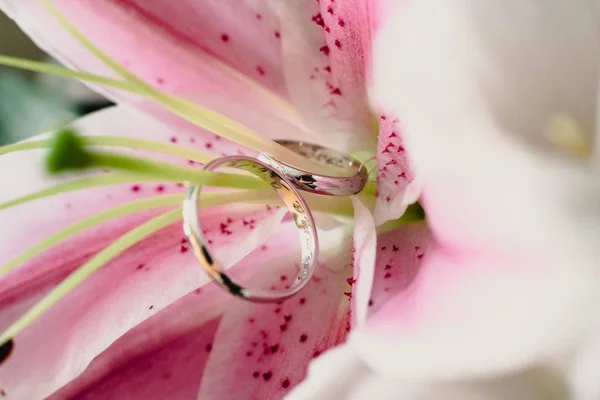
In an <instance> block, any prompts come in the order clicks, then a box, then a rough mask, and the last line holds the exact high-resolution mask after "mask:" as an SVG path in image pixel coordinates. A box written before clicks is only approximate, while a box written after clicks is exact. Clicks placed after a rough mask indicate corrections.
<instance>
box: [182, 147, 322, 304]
mask: <svg viewBox="0 0 600 400" xmlns="http://www.w3.org/2000/svg"><path fill="white" fill-rule="evenodd" d="M218 167H224V168H227V167H229V168H237V169H242V170H245V171H248V172H250V173H252V174H253V175H256V176H257V177H259V178H260V179H262V180H263V181H265V182H267V183H269V184H270V185H271V187H272V188H273V189H274V190H275V191H276V192H277V194H278V195H279V197H281V199H282V200H283V202H284V203H285V205H286V207H287V209H288V210H289V212H290V213H291V215H292V217H293V218H294V222H295V224H296V227H297V228H298V232H299V234H300V244H301V257H302V258H301V262H300V270H299V272H298V276H297V277H296V279H294V281H293V282H292V285H291V286H290V287H289V288H288V289H285V290H280V291H274V290H263V289H249V288H246V287H244V286H242V285H240V284H239V283H237V282H235V281H234V280H233V279H232V278H231V277H229V275H228V274H227V272H226V271H225V270H224V269H223V268H222V267H221V265H220V264H219V261H218V259H217V257H216V256H214V255H213V254H212V252H211V250H210V246H209V242H208V240H206V238H205V237H204V234H203V233H202V229H201V227H200V223H199V221H198V202H199V197H200V192H201V189H202V187H201V186H199V185H195V186H191V187H190V188H189V189H188V191H187V194H186V197H185V200H184V201H183V230H184V232H185V235H186V236H187V238H188V240H189V242H190V245H191V247H192V249H193V251H194V254H195V256H196V258H197V259H198V260H199V261H200V263H201V264H202V266H203V267H204V269H205V270H206V272H207V273H208V274H209V275H210V276H211V277H212V278H213V280H214V281H215V282H217V283H218V284H219V285H220V286H221V287H223V288H224V289H225V290H227V291H228V292H229V293H231V294H232V295H234V296H238V297H241V298H243V299H246V300H250V301H254V302H260V303H266V302H273V301H279V300H283V299H286V298H288V297H290V296H293V295H294V294H296V293H298V292H299V291H300V290H301V289H302V288H303V287H304V286H306V284H307V283H308V282H309V281H310V278H311V277H312V274H313V272H314V270H315V267H316V265H317V254H318V252H319V244H318V240H317V230H316V227H315V221H314V219H313V217H312V214H311V212H310V210H309V209H308V206H307V205H306V202H305V201H304V199H303V198H302V196H300V194H299V193H298V191H297V190H296V188H295V187H294V186H293V185H292V184H291V182H290V181H289V180H288V179H287V178H286V177H285V176H284V175H283V174H282V173H281V172H280V171H278V170H277V169H276V168H273V167H271V166H269V165H267V164H265V163H263V162H261V161H259V160H257V159H254V158H251V157H245V156H226V157H222V158H219V159H216V160H214V161H212V162H210V163H208V164H206V165H205V166H204V169H205V170H207V171H212V170H214V169H216V168H218Z"/></svg>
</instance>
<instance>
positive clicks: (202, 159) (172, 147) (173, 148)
mask: <svg viewBox="0 0 600 400" xmlns="http://www.w3.org/2000/svg"><path fill="white" fill-rule="evenodd" d="M79 140H80V142H81V145H82V146H112V147H127V148H131V149H137V150H148V151H153V152H155V153H160V154H168V155H173V156H177V157H181V158H184V159H186V160H192V161H195V162H199V163H202V164H205V163H207V162H210V161H212V160H213V159H214V158H215V157H214V156H213V155H211V154H208V153H203V152H200V151H197V150H194V149H190V148H188V147H184V146H179V145H176V144H172V143H162V142H157V141H154V140H148V139H138V138H126V137H120V136H79ZM53 143H54V142H53V139H44V140H35V141H27V142H19V143H15V144H9V145H6V146H1V147H0V156H1V155H4V154H9V153H12V152H16V151H24V150H32V149H42V148H48V147H52V144H53Z"/></svg>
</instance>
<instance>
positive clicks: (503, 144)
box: [289, 0, 600, 400]
mask: <svg viewBox="0 0 600 400" xmlns="http://www.w3.org/2000/svg"><path fill="white" fill-rule="evenodd" d="M595 6H596V4H595V2H588V1H569V2H564V1H560V0H551V1H543V2H541V1H535V0H531V1H527V0H525V1H522V0H519V1H492V0H490V1H480V0H452V1H446V2H438V1H429V0H421V1H413V2H403V4H402V5H399V6H398V7H397V8H396V9H395V10H394V11H391V12H390V18H389V19H388V20H387V21H386V23H385V24H384V27H383V28H382V30H381V32H380V34H379V35H378V36H377V39H376V44H375V46H374V48H375V51H374V54H375V55H374V73H373V77H374V80H375V82H374V98H375V99H376V102H377V104H381V105H384V106H385V107H387V109H389V110H391V111H392V112H393V113H394V114H396V115H398V116H400V117H401V120H402V124H403V126H404V127H405V135H404V139H405V141H406V143H405V146H406V149H407V151H408V152H409V154H410V156H411V161H412V162H413V164H412V165H413V167H414V170H415V172H416V173H417V174H418V176H419V179H420V180H422V182H423V192H422V198H421V201H422V203H423V206H424V208H425V210H426V211H427V217H428V222H429V226H430V228H431V230H432V233H433V236H434V244H433V245H432V246H431V248H430V249H429V252H428V254H427V256H426V257H425V259H424V260H423V264H422V265H421V267H420V269H419V273H418V274H417V277H416V278H415V280H414V281H413V282H412V283H411V284H410V286H409V287H408V288H407V289H406V290H404V291H402V292H400V293H399V294H398V295H396V296H395V297H394V298H393V299H391V300H389V301H388V302H387V303H386V304H385V305H384V306H383V308H382V309H380V310H379V312H378V313H377V314H376V315H374V316H373V317H372V318H371V319H369V321H368V323H367V324H366V325H365V326H363V327H359V328H358V329H357V330H354V331H353V332H352V333H351V334H350V336H349V338H348V341H347V342H346V343H345V344H344V345H342V346H340V347H339V348H338V349H336V350H334V351H332V352H330V353H328V354H327V355H325V356H324V357H322V358H320V359H318V360H316V361H315V363H314V365H313V366H312V367H311V370H310V372H309V375H308V379H307V381H305V383H303V384H301V385H300V387H299V388H298V389H297V390H295V391H294V392H293V393H292V394H291V395H290V396H289V398H290V399H293V400H297V399H311V400H314V399H332V398H335V399H363V398H365V399H367V398H377V399H398V398H401V399H405V398H410V399H416V398H418V399H426V400H430V399H442V398H443V399H551V398H552V399H586V400H588V399H597V398H599V397H600V386H599V385H598V382H600V379H599V375H598V371H599V369H598V365H599V363H600V357H599V354H600V353H599V351H598V349H599V346H598V343H599V342H598V338H599V337H600V335H599V333H600V331H599V330H598V328H599V320H598V315H597V314H598V313H597V307H598V304H599V301H600V298H599V292H598V290H597V287H598V283H599V282H600V269H599V268H598V260H599V259H600V258H599V256H600V254H599V253H598V242H599V239H600V225H599V222H598V221H599V220H600V208H599V207H598V204H600V201H599V200H600V191H599V186H598V170H597V167H598V159H597V154H598V153H597V143H595V141H596V140H597V130H598V126H597V121H598V120H597V118H598V111H597V110H598V82H599V67H600V64H599V62H600V58H599V49H600V36H599V35H598V32H599V31H598V28H599V27H600V24H599V21H598V19H597V16H598V14H597V9H595ZM377 267H378V266H377ZM377 267H376V268H377Z"/></svg>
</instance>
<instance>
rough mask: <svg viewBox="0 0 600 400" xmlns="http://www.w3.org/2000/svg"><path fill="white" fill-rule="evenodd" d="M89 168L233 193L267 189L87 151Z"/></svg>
mask: <svg viewBox="0 0 600 400" xmlns="http://www.w3.org/2000/svg"><path fill="white" fill-rule="evenodd" d="M87 154H88V155H89V156H90V157H91V160H90V162H91V164H90V167H108V168H114V169H120V170H123V171H128V172H133V173H136V174H141V175H147V176H151V177H153V178H154V179H155V180H165V181H173V182H192V183H195V184H200V185H205V186H216V187H226V188H234V189H266V188H268V185H267V184H266V183H265V182H264V181H262V180H260V179H258V178H256V177H254V176H248V175H240V174H231V173H224V172H212V171H204V170H201V169H197V168H190V167H178V166H175V165H172V164H168V163H163V162H159V161H153V160H148V159H143V158H137V157H129V156H126V155H122V154H116V153H108V152H99V151H97V152H96V151H90V152H88V153H87Z"/></svg>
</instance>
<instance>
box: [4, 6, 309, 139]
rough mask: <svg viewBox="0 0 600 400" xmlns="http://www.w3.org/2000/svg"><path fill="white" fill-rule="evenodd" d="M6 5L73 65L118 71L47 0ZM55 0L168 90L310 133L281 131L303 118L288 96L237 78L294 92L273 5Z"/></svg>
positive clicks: (244, 117) (99, 41) (105, 46)
mask: <svg viewBox="0 0 600 400" xmlns="http://www.w3.org/2000/svg"><path fill="white" fill-rule="evenodd" d="M1 4H2V6H3V9H4V10H5V11H6V12H7V14H9V15H10V16H11V17H13V18H14V19H15V20H16V21H17V22H18V23H19V25H20V26H21V27H22V28H23V30H24V31H25V32H27V33H28V34H29V35H30V36H31V37H32V38H33V39H34V40H35V41H36V42H37V43H38V45H39V46H40V47H41V48H43V49H44V50H46V51H47V52H48V53H49V54H51V55H53V56H54V57H56V58H57V59H59V60H60V61H62V62H63V63H65V64H66V65H69V66H72V67H74V68H76V69H79V70H85V71H89V72H93V73H97V74H101V75H108V76H114V73H113V72H112V71H110V70H109V69H108V68H107V67H106V66H104V65H103V64H102V63H101V62H100V61H98V60H97V59H96V58H94V57H93V56H92V55H91V54H90V53H89V52H88V51H86V50H85V49H83V48H82V47H81V45H79V44H78V43H77V41H76V40H75V39H74V38H73V37H71V36H70V35H69V34H68V33H67V32H66V31H65V30H64V28H62V27H61V26H60V25H59V24H58V23H57V22H56V21H55V20H54V18H53V17H51V16H50V15H49V13H48V12H47V11H46V10H45V9H44V8H43V6H42V5H41V3H40V2H37V1H25V2H24V1H15V0H3V1H2V2H1ZM53 4H54V5H55V6H56V7H57V8H58V9H59V10H60V11H61V12H62V13H64V15H65V16H66V17H67V18H68V19H69V20H70V21H71V22H72V23H73V24H74V25H75V26H76V27H77V28H78V29H80V30H81V31H82V32H83V34H85V35H86V37H88V38H90V39H91V41H92V42H93V43H94V44H96V45H97V46H99V47H100V48H101V49H102V50H103V51H105V52H106V53H107V54H108V55H109V56H111V57H112V58H113V59H115V60H116V61H117V62H119V63H121V64H122V65H123V66H125V67H126V68H128V69H130V70H131V71H133V72H134V73H135V74H137V75H138V76H140V77H141V78H143V79H144V80H146V81H147V82H148V83H150V84H153V85H154V86H156V87H158V88H160V89H161V90H163V91H164V92H166V93H170V94H174V95H178V96H183V97H185V98H188V99H190V100H192V101H195V102H198V103H200V104H202V105H204V106H206V107H209V108H211V109H214V110H215V111H218V112H220V113H223V114H225V115H228V116H229V117H231V118H234V119H237V120H239V121H240V122H242V123H250V126H251V127H252V128H254V129H256V130H257V131H258V132H260V133H261V134H265V135H271V136H278V135H283V136H285V135H286V134H287V133H288V131H289V130H290V129H291V130H292V131H295V132H300V135H302V133H301V132H302V131H298V128H293V127H289V126H288V129H282V130H281V131H278V128H277V126H280V125H283V126H285V124H286V123H285V121H287V120H291V121H296V118H295V117H294V116H293V114H291V113H290V112H289V110H288V108H287V107H286V105H285V104H284V103H285V102H282V101H281V100H274V99H275V97H273V98H271V97H270V96H266V95H265V94H264V93H263V92H262V91H260V90H258V89H257V87H253V86H252V85H249V84H248V83H247V82H244V81H243V80H241V79H239V77H237V76H238V75H240V76H243V75H246V76H247V78H248V79H249V80H250V81H255V86H256V85H258V86H264V87H266V88H268V89H269V90H273V91H275V92H276V93H277V94H279V95H280V96H282V98H285V97H286V96H287V94H286V93H287V91H286V87H285V82H284V79H283V72H282V66H281V62H282V61H281V49H280V46H281V44H280V40H279V39H278V38H277V37H276V36H275V35H274V32H276V31H278V30H279V20H278V19H277V17H276V16H275V15H273V13H272V12H271V11H270V7H269V6H268V4H267V3H265V2H261V1H244V2H235V3H234V2H233V1H221V0H210V1H192V0H182V1H177V2H175V3H173V2H171V1H165V0H152V1H146V0H119V1H112V2H108V1H101V2H99V1H95V0H84V1H78V2H75V3H73V2H71V1H68V0H54V1H53ZM232 9H235V12H233V11H232ZM106 32H111V34H110V35H107V34H106ZM133 49H135V50H134V51H133ZM232 71H233V72H232ZM96 89H97V90H100V91H101V93H103V94H105V95H107V96H108V97H110V98H112V99H114V100H116V101H119V102H120V101H124V102H130V103H136V101H137V100H138V99H139V97H138V96H136V95H132V94H129V93H124V92H121V91H118V90H115V89H110V88H101V89H100V88H98V87H96ZM138 105H139V104H138ZM249 109H250V110H253V111H255V112H259V111H260V112H261V113H263V114H265V115H266V117H265V118H267V119H268V120H274V121H275V122H274V123H275V125H277V126H275V127H272V128H266V126H265V123H264V121H262V119H260V118H256V117H253V116H252V114H251V113H249V111H248V110H249ZM155 110H156V108H154V109H153V110H150V111H155ZM279 119H281V121H279ZM249 121H250V122H249ZM252 122H253V124H254V125H252V124H251V123H252ZM288 125H289V124H288Z"/></svg>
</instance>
